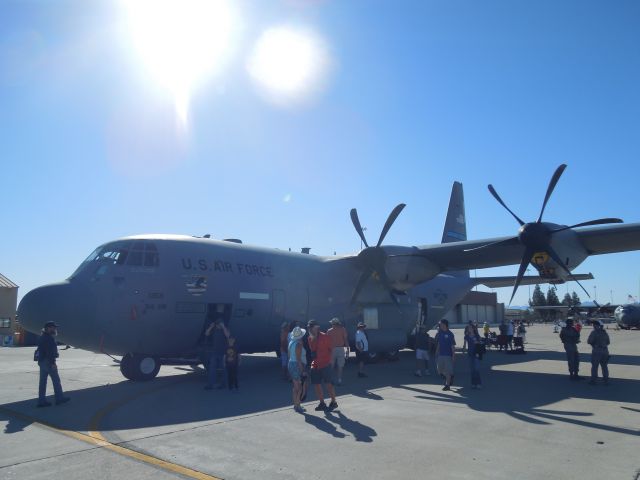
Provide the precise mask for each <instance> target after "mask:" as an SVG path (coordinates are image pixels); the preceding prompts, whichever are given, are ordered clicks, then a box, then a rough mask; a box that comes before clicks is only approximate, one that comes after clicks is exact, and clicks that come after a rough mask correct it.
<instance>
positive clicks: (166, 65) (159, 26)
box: [123, 0, 238, 122]
mask: <svg viewBox="0 0 640 480" xmlns="http://www.w3.org/2000/svg"><path fill="white" fill-rule="evenodd" d="M123 5H124V8H125V11H126V17H127V23H128V27H129V31H130V35H131V39H132V44H133V46H134V48H135V51H136V52H137V54H138V57H139V59H140V63H141V65H142V66H143V67H144V68H145V69H146V71H147V72H148V73H149V74H150V75H151V76H152V77H153V78H154V80H155V82H156V83H157V84H158V85H160V86H161V87H163V88H164V89H166V90H167V91H169V92H170V93H171V94H172V95H173V98H174V101H175V104H176V111H177V113H178V115H179V117H180V118H181V119H182V120H183V121H185V122H186V119H187V111H188V105H189V101H190V98H191V95H192V93H193V90H194V89H195V88H196V87H197V86H198V84H199V83H201V82H203V81H205V80H206V79H207V78H209V77H211V76H213V75H215V74H216V73H218V72H219V71H220V70H221V69H222V67H223V65H224V63H225V61H226V60H227V58H228V57H229V54H230V50H231V47H232V43H233V37H234V34H235V31H236V29H237V26H238V21H237V16H236V14H235V11H234V10H233V8H232V7H231V5H230V3H229V2H228V1H226V0H127V1H124V2H123Z"/></svg>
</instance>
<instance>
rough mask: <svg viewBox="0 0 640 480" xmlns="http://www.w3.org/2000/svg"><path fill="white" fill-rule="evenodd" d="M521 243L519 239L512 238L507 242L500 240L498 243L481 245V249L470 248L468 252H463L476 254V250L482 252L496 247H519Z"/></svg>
mask: <svg viewBox="0 0 640 480" xmlns="http://www.w3.org/2000/svg"><path fill="white" fill-rule="evenodd" d="M519 243H520V240H518V237H511V238H508V239H506V240H499V241H497V242H492V243H487V244H486V245H481V246H479V247H475V248H469V249H467V250H463V252H475V251H476V250H482V249H483V248H487V247H495V246H501V247H504V246H513V245H518V244H519Z"/></svg>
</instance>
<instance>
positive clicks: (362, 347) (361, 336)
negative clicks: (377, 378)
mask: <svg viewBox="0 0 640 480" xmlns="http://www.w3.org/2000/svg"><path fill="white" fill-rule="evenodd" d="M366 328H367V326H366V325H365V324H364V322H360V323H358V330H356V339H355V340H356V360H358V377H361V378H363V377H366V376H367V375H366V374H365V373H364V362H365V361H366V360H367V356H368V355H369V337H368V336H367V332H366Z"/></svg>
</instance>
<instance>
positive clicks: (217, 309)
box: [200, 303, 233, 341]
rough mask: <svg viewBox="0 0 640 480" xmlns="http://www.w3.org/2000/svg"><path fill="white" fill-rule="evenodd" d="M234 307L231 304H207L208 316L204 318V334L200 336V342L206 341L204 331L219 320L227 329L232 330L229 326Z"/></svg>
mask: <svg viewBox="0 0 640 480" xmlns="http://www.w3.org/2000/svg"><path fill="white" fill-rule="evenodd" d="M232 307H233V306H232V305H231V304H230V303H209V304H207V314H206V316H205V318H204V323H203V325H202V333H201V335H200V340H201V341H203V340H204V331H205V330H206V329H207V328H208V327H209V325H211V324H212V323H213V322H215V321H217V320H219V321H221V322H222V323H223V324H224V326H225V327H227V328H231V327H230V326H229V324H230V322H231V310H232Z"/></svg>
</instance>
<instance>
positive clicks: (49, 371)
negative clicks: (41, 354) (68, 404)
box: [38, 361, 64, 403]
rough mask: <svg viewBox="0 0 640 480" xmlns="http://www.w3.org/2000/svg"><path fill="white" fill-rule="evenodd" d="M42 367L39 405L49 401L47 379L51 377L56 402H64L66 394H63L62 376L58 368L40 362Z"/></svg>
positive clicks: (39, 364)
mask: <svg viewBox="0 0 640 480" xmlns="http://www.w3.org/2000/svg"><path fill="white" fill-rule="evenodd" d="M38 366H39V367H40V384H39V386H38V403H44V402H46V401H47V399H46V396H47V377H51V382H52V383H53V393H54V394H55V397H56V401H59V400H62V398H63V397H64V393H62V384H61V383H60V375H58V368H57V367H56V366H55V365H51V364H50V363H48V362H46V361H45V362H38Z"/></svg>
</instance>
